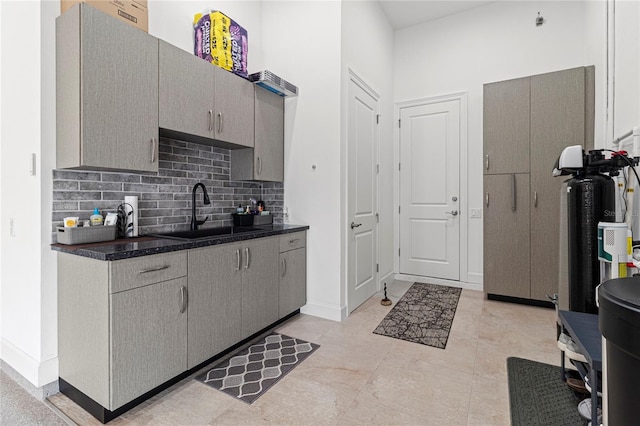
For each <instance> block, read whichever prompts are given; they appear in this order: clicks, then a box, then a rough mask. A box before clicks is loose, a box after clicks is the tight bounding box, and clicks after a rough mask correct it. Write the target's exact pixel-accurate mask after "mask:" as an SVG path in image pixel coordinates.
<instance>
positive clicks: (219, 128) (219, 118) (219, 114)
mask: <svg viewBox="0 0 640 426" xmlns="http://www.w3.org/2000/svg"><path fill="white" fill-rule="evenodd" d="M218 133H222V113H221V112H219V113H218Z"/></svg>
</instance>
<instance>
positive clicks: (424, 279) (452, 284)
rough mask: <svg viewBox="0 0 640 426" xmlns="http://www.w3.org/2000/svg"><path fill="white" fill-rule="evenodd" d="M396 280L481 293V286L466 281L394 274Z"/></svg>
mask: <svg viewBox="0 0 640 426" xmlns="http://www.w3.org/2000/svg"><path fill="white" fill-rule="evenodd" d="M395 279H396V280H400V281H414V282H421V283H427V282H428V283H432V284H439V285H448V286H449V287H458V288H463V289H466V290H474V291H482V284H477V283H471V282H466V281H453V280H443V279H441V278H432V277H422V276H419V275H407V274H396V276H395Z"/></svg>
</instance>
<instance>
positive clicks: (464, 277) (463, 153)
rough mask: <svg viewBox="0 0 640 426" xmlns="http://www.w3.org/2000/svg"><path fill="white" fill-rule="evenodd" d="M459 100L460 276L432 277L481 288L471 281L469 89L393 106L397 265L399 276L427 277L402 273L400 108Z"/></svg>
mask: <svg viewBox="0 0 640 426" xmlns="http://www.w3.org/2000/svg"><path fill="white" fill-rule="evenodd" d="M451 101H454V102H458V104H459V106H460V162H459V164H458V167H459V170H460V195H459V196H460V241H459V247H460V275H459V276H460V280H459V281H452V280H445V279H440V278H430V279H429V281H431V282H433V283H435V284H447V285H451V286H454V287H462V288H471V289H478V288H481V287H479V286H478V284H475V283H470V281H469V268H468V262H469V253H468V244H467V241H468V239H469V222H468V221H469V214H470V213H469V183H468V179H469V170H468V164H469V147H468V137H469V136H468V101H467V92H455V93H450V94H445V95H438V96H431V97H428V98H420V99H414V100H408V101H400V102H395V103H394V106H393V123H394V124H393V142H394V143H393V161H394V163H393V164H394V167H393V187H394V188H395V190H394V194H393V203H394V206H395V209H394V212H393V249H394V253H395V254H394V256H393V268H394V270H395V271H396V278H398V279H404V280H418V281H419V280H424V277H421V276H414V275H406V274H400V273H399V271H400V256H399V255H398V250H400V214H399V213H398V209H399V208H400V171H399V167H398V166H396V164H399V163H400V127H399V126H398V123H399V121H400V111H401V109H403V108H411V107H417V106H422V105H430V104H436V103H441V102H451Z"/></svg>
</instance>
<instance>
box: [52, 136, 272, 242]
mask: <svg viewBox="0 0 640 426" xmlns="http://www.w3.org/2000/svg"><path fill="white" fill-rule="evenodd" d="M159 151H160V154H159V170H158V172H157V173H144V172H141V173H129V172H125V173H122V172H106V171H78V170H54V171H53V214H52V221H53V227H52V232H54V241H55V231H56V227H57V226H62V220H63V218H65V217H67V216H78V217H79V218H80V220H88V219H89V216H90V215H91V214H92V213H93V209H94V208H95V207H97V208H98V209H100V212H101V213H102V214H103V215H105V216H106V213H108V212H114V211H116V209H117V208H118V206H119V205H120V204H121V203H122V202H123V201H124V197H125V196H128V195H137V196H138V209H139V216H138V218H139V219H138V226H139V234H140V235H144V234H148V233H151V232H168V231H177V230H185V229H188V228H189V224H190V222H191V190H192V188H193V185H195V184H196V183H198V182H202V183H204V184H205V186H206V187H207V192H208V193H209V198H210V199H211V204H210V205H208V206H206V205H204V204H203V203H202V191H201V190H198V192H197V201H196V208H197V216H198V218H199V219H200V220H202V219H204V217H205V216H209V219H208V220H207V222H206V223H205V225H203V226H202V227H203V228H207V227H214V226H229V225H231V224H232V219H231V213H234V212H235V209H236V207H237V206H238V205H242V206H246V205H247V204H248V203H249V199H250V198H253V199H255V200H263V201H264V202H265V205H266V207H267V209H268V210H269V211H270V212H271V213H272V214H273V215H274V217H273V222H274V223H282V209H283V203H284V190H283V185H282V183H275V182H274V183H272V182H268V183H254V182H240V181H232V180H230V178H229V176H230V174H229V173H230V154H229V150H227V149H222V148H214V147H210V146H207V145H200V144H195V143H189V142H181V141H175V140H171V139H164V138H161V139H160V149H159Z"/></svg>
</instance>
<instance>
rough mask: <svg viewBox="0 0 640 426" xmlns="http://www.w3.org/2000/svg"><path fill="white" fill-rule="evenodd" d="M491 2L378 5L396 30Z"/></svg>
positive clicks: (383, 1) (385, 1) (412, 0)
mask: <svg viewBox="0 0 640 426" xmlns="http://www.w3.org/2000/svg"><path fill="white" fill-rule="evenodd" d="M493 1H495V0H473V1H463V0H448V1H442V0H409V1H407V0H379V1H378V3H380V6H381V7H382V10H383V11H384V13H385V15H387V18H389V22H391V26H392V27H393V29H395V30H397V29H399V28H405V27H410V26H412V25H416V24H420V23H422V22H426V21H432V20H434V19H438V18H442V17H443V16H447V15H452V14H454V13H458V12H461V11H463V10H467V9H472V8H474V7H478V6H483V5H485V4H487V3H492V2H493Z"/></svg>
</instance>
